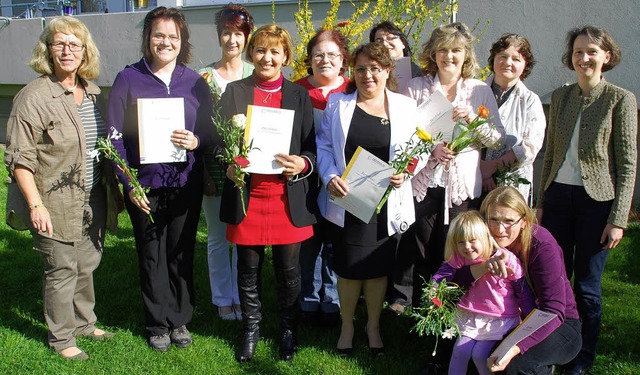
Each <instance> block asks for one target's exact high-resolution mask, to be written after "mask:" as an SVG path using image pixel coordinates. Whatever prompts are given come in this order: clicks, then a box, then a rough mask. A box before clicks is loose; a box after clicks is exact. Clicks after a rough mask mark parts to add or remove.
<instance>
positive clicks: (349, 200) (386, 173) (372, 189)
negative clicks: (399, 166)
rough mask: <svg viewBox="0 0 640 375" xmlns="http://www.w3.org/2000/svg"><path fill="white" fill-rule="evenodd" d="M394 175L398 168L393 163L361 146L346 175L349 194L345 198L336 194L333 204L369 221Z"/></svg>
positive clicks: (364, 220)
mask: <svg viewBox="0 0 640 375" xmlns="http://www.w3.org/2000/svg"><path fill="white" fill-rule="evenodd" d="M393 174H394V170H393V168H391V166H389V164H387V163H385V162H384V161H382V160H380V159H378V158H377V157H376V156H375V155H373V154H371V153H370V152H368V151H367V150H365V149H363V148H362V147H358V149H357V150H356V152H355V153H354V154H353V157H352V158H351V161H349V165H347V169H345V171H344V174H343V175H342V180H344V181H345V182H346V183H347V185H346V186H348V191H349V193H348V194H346V195H345V196H343V197H342V198H336V197H334V196H332V197H331V203H333V204H335V205H338V206H340V207H342V208H344V209H345V210H347V212H349V213H350V214H352V215H353V216H355V217H357V218H358V219H360V220H362V221H363V222H365V223H368V222H369V221H370V220H371V217H372V216H373V213H374V211H375V209H376V205H377V204H378V202H380V198H382V196H383V194H384V192H385V190H386V189H387V187H388V186H389V178H390V177H391V176H392V175H393ZM344 187H345V186H342V187H341V188H344ZM336 188H338V187H337V186H336Z"/></svg>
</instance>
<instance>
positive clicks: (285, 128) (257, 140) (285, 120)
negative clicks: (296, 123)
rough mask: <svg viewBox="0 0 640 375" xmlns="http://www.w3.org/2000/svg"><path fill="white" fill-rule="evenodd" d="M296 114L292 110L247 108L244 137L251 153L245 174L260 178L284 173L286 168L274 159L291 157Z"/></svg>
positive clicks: (252, 106)
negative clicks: (258, 175)
mask: <svg viewBox="0 0 640 375" xmlns="http://www.w3.org/2000/svg"><path fill="white" fill-rule="evenodd" d="M294 114H295V112H294V111H293V110H290V109H280V108H268V107H260V106H255V105H249V106H248V108H247V126H246V128H245V133H244V137H245V141H246V143H247V144H250V145H251V149H250V150H249V155H248V156H247V159H248V160H249V165H248V166H247V167H246V168H244V170H245V171H247V172H249V173H260V174H280V173H283V171H284V167H283V166H282V164H280V163H279V162H278V161H277V160H276V158H275V155H277V154H283V155H287V154H289V148H290V146H291V134H292V132H293V118H294Z"/></svg>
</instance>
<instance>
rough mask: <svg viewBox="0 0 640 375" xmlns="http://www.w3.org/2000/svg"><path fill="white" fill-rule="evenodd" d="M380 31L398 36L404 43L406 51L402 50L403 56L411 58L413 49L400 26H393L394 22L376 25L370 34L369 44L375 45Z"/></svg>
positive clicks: (383, 22)
mask: <svg viewBox="0 0 640 375" xmlns="http://www.w3.org/2000/svg"><path fill="white" fill-rule="evenodd" d="M378 30H382V31H386V32H388V33H389V34H392V35H396V36H398V37H399V38H400V40H401V41H402V44H404V49H403V50H402V54H403V55H404V56H409V57H411V48H410V47H409V41H408V40H407V36H406V35H404V33H403V32H402V30H400V29H399V28H398V26H396V25H395V24H393V22H390V21H382V22H380V23H379V24H377V25H375V26H374V27H373V28H372V29H371V32H369V42H371V43H373V42H375V41H376V33H377V32H378Z"/></svg>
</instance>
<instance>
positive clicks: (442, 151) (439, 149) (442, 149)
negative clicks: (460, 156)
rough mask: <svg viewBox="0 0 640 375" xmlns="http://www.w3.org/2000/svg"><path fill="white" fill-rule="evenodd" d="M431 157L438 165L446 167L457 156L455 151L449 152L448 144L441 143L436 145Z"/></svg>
mask: <svg viewBox="0 0 640 375" xmlns="http://www.w3.org/2000/svg"><path fill="white" fill-rule="evenodd" d="M431 156H432V157H433V158H434V159H436V160H437V161H438V163H440V164H442V165H445V164H447V163H448V162H450V161H451V159H453V158H454V157H455V156H456V155H455V153H454V152H453V151H451V150H449V148H448V147H447V145H446V144H444V143H442V142H440V143H438V144H436V146H435V147H434V148H433V151H431Z"/></svg>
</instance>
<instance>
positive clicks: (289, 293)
mask: <svg viewBox="0 0 640 375" xmlns="http://www.w3.org/2000/svg"><path fill="white" fill-rule="evenodd" d="M275 276H276V284H277V291H278V308H279V313H280V358H282V359H283V360H285V361H290V360H291V359H293V356H294V355H295V353H296V350H297V347H296V325H297V320H298V317H297V313H298V298H299V297H300V266H299V265H296V266H295V267H291V268H286V269H278V268H276V270H275Z"/></svg>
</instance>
